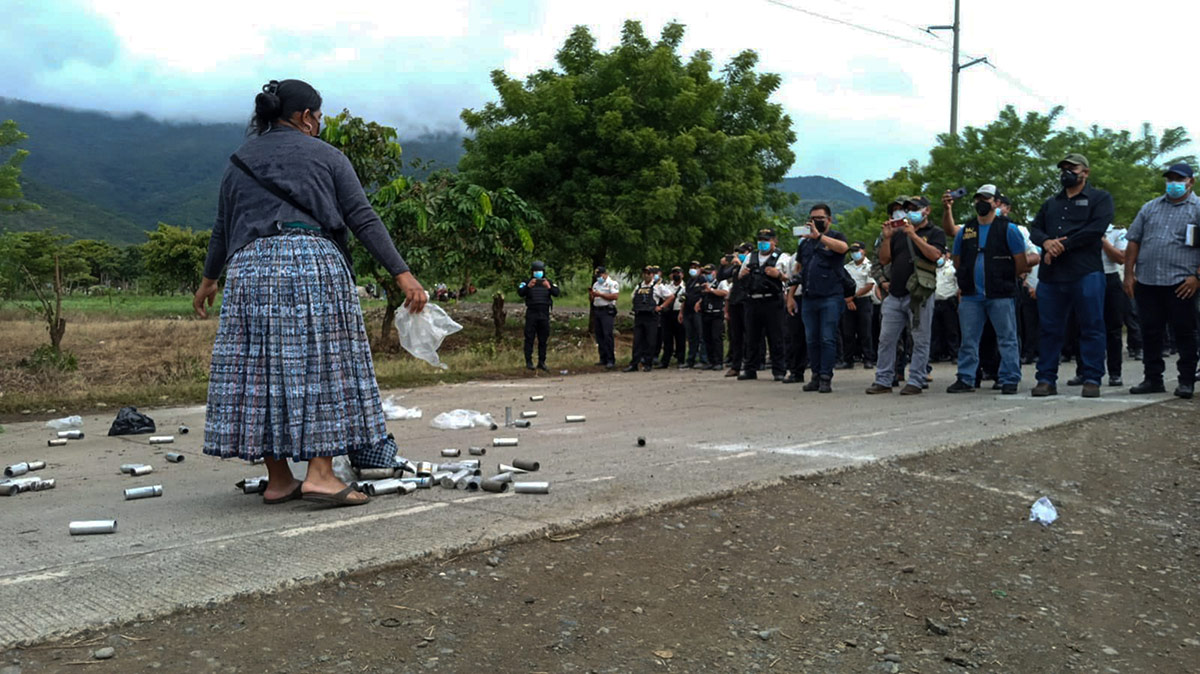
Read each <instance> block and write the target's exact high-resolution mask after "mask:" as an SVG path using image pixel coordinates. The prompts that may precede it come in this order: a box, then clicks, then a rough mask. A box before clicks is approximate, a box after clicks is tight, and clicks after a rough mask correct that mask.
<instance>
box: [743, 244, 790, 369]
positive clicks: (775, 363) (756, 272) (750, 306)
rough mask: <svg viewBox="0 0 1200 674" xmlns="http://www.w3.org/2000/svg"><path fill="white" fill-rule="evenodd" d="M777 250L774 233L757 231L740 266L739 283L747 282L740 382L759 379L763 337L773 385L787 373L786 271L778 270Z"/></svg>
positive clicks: (762, 356)
mask: <svg viewBox="0 0 1200 674" xmlns="http://www.w3.org/2000/svg"><path fill="white" fill-rule="evenodd" d="M778 265H779V250H778V249H776V247H775V230H773V229H770V228H766V229H760V230H758V243H757V250H756V251H755V252H754V253H751V255H750V258H749V259H748V260H747V261H746V263H745V264H743V265H742V269H741V271H739V272H738V276H737V277H738V279H739V280H744V281H746V306H745V309H744V311H745V314H746V335H745V339H746V361H745V362H744V363H743V364H742V373H741V374H740V375H738V380H739V381H744V380H747V379H758V366H759V365H760V364H762V362H763V358H764V355H763V335H764V334H765V335H766V337H767V348H769V349H770V351H771V372H772V373H773V374H774V375H775V381H783V377H784V374H785V373H786V369H785V368H784V362H783V356H784V353H785V352H786V350H785V349H784V346H783V316H784V308H783V284H784V281H785V280H786V278H787V270H785V269H780V268H779V266H778Z"/></svg>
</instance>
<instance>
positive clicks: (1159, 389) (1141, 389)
mask: <svg viewBox="0 0 1200 674" xmlns="http://www.w3.org/2000/svg"><path fill="white" fill-rule="evenodd" d="M1129 392H1130V393H1132V394H1133V395H1135V396H1137V395H1143V394H1145V393H1166V392H1167V387H1165V386H1163V383H1162V382H1161V381H1149V380H1147V381H1144V382H1142V383H1140V384H1138V385H1136V386H1133V387H1131V388H1130V389H1129Z"/></svg>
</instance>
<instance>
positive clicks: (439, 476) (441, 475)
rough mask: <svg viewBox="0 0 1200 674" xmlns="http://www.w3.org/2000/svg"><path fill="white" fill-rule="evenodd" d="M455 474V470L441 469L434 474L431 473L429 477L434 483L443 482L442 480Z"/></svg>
mask: <svg viewBox="0 0 1200 674" xmlns="http://www.w3.org/2000/svg"><path fill="white" fill-rule="evenodd" d="M453 474H454V471H451V470H439V471H438V472H436V473H434V474H433V475H430V476H428V477H429V479H430V481H432V482H433V483H434V484H441V483H442V480H444V479H446V478H448V477H450V476H451V475H453ZM418 479H420V478H418Z"/></svg>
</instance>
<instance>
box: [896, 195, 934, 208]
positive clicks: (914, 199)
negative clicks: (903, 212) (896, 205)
mask: <svg viewBox="0 0 1200 674" xmlns="http://www.w3.org/2000/svg"><path fill="white" fill-rule="evenodd" d="M909 204H912V205H913V206H916V207H917V208H925V207H926V206H928V205H929V200H928V199H926V198H925V197H923V196H920V195H916V196H911V197H909V198H908V201H905V202H904V204H902V205H904V206H907V205H909Z"/></svg>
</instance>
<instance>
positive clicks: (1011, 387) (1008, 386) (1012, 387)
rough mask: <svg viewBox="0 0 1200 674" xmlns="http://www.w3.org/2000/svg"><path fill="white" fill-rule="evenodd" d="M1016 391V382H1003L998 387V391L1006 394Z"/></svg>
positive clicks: (1012, 393)
mask: <svg viewBox="0 0 1200 674" xmlns="http://www.w3.org/2000/svg"><path fill="white" fill-rule="evenodd" d="M1016 392H1017V385H1016V384H1005V385H1004V386H1001V387H1000V393H1001V394H1003V395H1006V396H1010V395H1015V394H1016Z"/></svg>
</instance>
